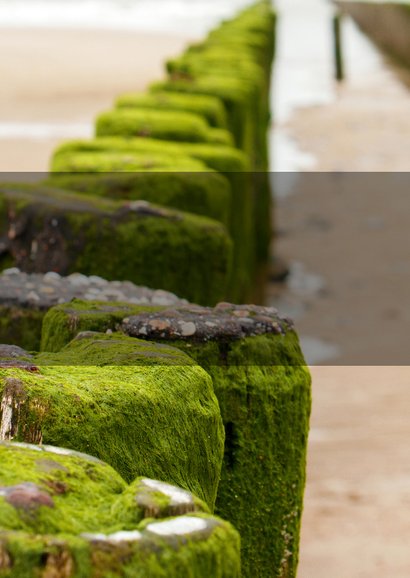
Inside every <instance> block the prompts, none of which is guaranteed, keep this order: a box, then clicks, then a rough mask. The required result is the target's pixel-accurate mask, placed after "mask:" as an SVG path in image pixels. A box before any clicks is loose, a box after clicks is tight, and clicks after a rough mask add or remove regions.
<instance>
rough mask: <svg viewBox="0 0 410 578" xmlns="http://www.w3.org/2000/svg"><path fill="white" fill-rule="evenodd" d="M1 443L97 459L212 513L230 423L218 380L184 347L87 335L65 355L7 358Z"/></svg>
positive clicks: (1, 370) (2, 369)
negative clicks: (181, 491)
mask: <svg viewBox="0 0 410 578" xmlns="http://www.w3.org/2000/svg"><path fill="white" fill-rule="evenodd" d="M0 356H1V360H0V397H1V398H2V401H1V408H2V422H1V426H0V430H1V435H0V437H1V438H2V439H14V440H16V441H22V442H28V443H41V442H43V443H46V444H52V445H58V446H63V447H70V448H73V449H75V450H78V451H83V452H88V453H92V454H93V455H95V456H97V457H99V458H100V459H103V460H104V461H106V462H107V463H109V464H110V465H112V466H113V467H115V469H116V470H117V471H118V472H119V473H120V474H121V475H122V476H123V477H124V478H125V479H126V480H127V481H131V480H133V479H134V478H135V477H136V476H137V475H146V476H149V477H153V478H158V479H161V480H163V481H167V482H170V483H174V484H177V485H179V486H181V487H184V488H186V489H187V490H190V491H192V492H193V493H195V494H196V495H197V496H198V497H200V498H201V499H203V500H204V501H206V502H207V503H208V505H209V506H210V508H213V505H214V500H215V496H216V491H217V486H218V481H219V475H220V469H221V462H222V456H223V439H224V433H223V426H222V421H221V417H220V411H219V406H218V402H217V400H216V398H215V395H214V392H213V388H212V382H211V378H210V377H209V376H208V375H207V373H206V372H205V371H204V370H203V369H202V368H201V367H199V366H198V365H196V364H195V362H193V360H192V359H191V358H190V357H188V356H187V355H185V354H184V353H183V352H181V351H180V350H178V349H175V348H172V347H169V346H164V345H160V344H153V343H147V342H146V341H137V340H135V339H131V338H129V337H126V336H124V335H116V336H112V335H105V334H98V333H88V334H86V335H81V336H79V337H78V338H77V339H76V340H74V341H73V342H71V343H70V344H69V345H68V346H67V347H65V348H64V349H63V351H61V352H60V353H55V354H51V353H43V354H39V355H37V356H30V355H29V354H27V353H25V352H17V354H16V351H15V349H14V348H13V346H9V347H7V346H3V348H2V350H1V351H0Z"/></svg>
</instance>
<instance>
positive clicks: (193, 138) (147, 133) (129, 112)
mask: <svg viewBox="0 0 410 578" xmlns="http://www.w3.org/2000/svg"><path fill="white" fill-rule="evenodd" d="M96 136H97V137H99V136H122V137H125V138H133V137H150V138H157V139H160V140H173V141H176V142H208V143H215V144H226V145H230V144H232V139H231V136H230V134H229V132H228V131H224V130H223V129H221V128H212V127H210V126H209V124H208V123H207V122H206V120H205V119H204V118H202V117H201V116H199V115H197V114H193V113H189V112H179V111H169V110H161V109H160V110H150V109H146V108H141V109H139V108H136V107H134V108H118V109H114V110H111V111H107V112H105V113H102V114H101V115H100V116H99V117H98V118H97V121H96Z"/></svg>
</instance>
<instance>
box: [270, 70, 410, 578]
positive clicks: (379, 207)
mask: <svg viewBox="0 0 410 578" xmlns="http://www.w3.org/2000/svg"><path fill="white" fill-rule="evenodd" d="M398 78H399V76H396V75H395V74H393V73H392V72H391V71H390V70H387V69H386V68H385V67H383V68H379V69H378V70H376V71H373V73H372V74H369V75H368V76H363V77H362V78H361V79H356V81H355V82H352V80H351V79H350V80H349V79H348V80H347V81H346V83H345V84H344V85H343V86H341V87H340V88H339V89H338V94H337V99H336V100H335V101H334V102H333V103H331V104H328V105H324V106H316V107H312V108H306V109H304V110H301V111H299V112H297V113H296V114H295V115H294V116H293V118H292V120H291V122H290V123H289V124H288V125H287V126H286V129H287V131H288V134H289V135H290V136H291V137H292V138H293V139H295V141H297V143H298V144H299V146H300V147H301V149H302V150H303V151H304V152H307V153H309V154H312V155H313V156H314V157H315V158H316V166H315V169H314V170H317V171H369V172H371V173H377V172H379V173H380V172H382V171H392V172H393V173H394V172H396V181H394V174H393V175H391V179H390V184H389V185H387V186H383V182H387V181H383V179H384V177H383V176H382V175H380V177H379V178H377V177H371V176H370V180H368V182H370V183H372V184H373V190H370V189H371V187H364V188H363V190H360V189H359V190H357V189H356V191H353V190H352V191H349V190H348V189H346V187H344V186H338V185H337V175H336V176H335V175H333V176H330V175H328V176H327V177H326V176H323V178H322V180H321V184H322V185H323V186H316V187H315V186H313V184H312V183H313V181H310V183H311V184H310V186H306V187H305V188H304V190H302V191H301V190H299V192H298V193H296V194H295V195H294V196H290V197H287V198H284V199H282V200H281V201H279V202H278V208H277V215H276V216H277V222H278V224H279V233H280V236H279V238H278V251H279V254H280V256H281V257H282V258H284V259H285V260H288V261H290V262H291V261H295V260H296V261H299V262H300V263H302V264H303V267H304V268H305V270H306V272H308V273H309V274H310V275H311V276H312V279H313V281H314V280H315V279H316V281H317V283H316V285H315V283H314V282H313V283H311V284H310V285H311V286H313V289H312V287H310V288H311V289H312V290H311V291H310V293H309V287H308V286H309V283H308V284H307V289H306V290H305V292H304V298H303V299H302V301H303V300H304V301H305V303H304V307H302V309H301V310H299V314H298V315H297V316H298V319H297V327H298V329H299V332H300V334H301V335H302V337H305V338H312V337H313V338H316V339H319V340H320V342H321V343H323V344H330V345H331V346H332V347H333V348H334V352H335V355H334V356H333V357H331V356H330V359H329V360H328V363H329V364H330V366H328V367H320V366H315V367H312V375H313V414H312V422H311V425H312V430H311V435H310V442H309V459H308V484H307V491H306V499H305V512H304V518H303V529H302V543H301V560H300V567H299V574H298V576H299V578H329V576H331V577H332V578H352V577H354V578H384V577H386V576H394V577H395V578H408V576H409V568H410V550H409V548H408V544H409V542H410V516H409V506H410V447H409V444H408V440H409V438H410V418H409V416H410V391H409V386H410V367H409V366H408V365H409V364H408V360H409V354H408V334H409V329H410V317H409V311H410V307H409V305H410V304H409V287H410V253H409V250H408V238H409V230H410V211H409V208H410V199H409V187H408V184H409V182H410V178H409V177H408V176H407V177H406V178H405V179H401V178H400V175H399V174H398V171H409V169H410V160H409V156H408V140H409V135H410V114H409V113H410V98H409V92H408V89H407V88H406V87H405V85H404V84H401V83H400V81H399V80H398ZM326 178H328V179H333V182H332V183H331V184H332V186H328V187H327V186H326ZM335 179H336V183H335ZM357 182H358V181H357V180H356V183H357ZM308 183H309V181H308ZM329 183H330V181H328V184H329ZM400 183H401V185H402V186H401V187H400V186H398V185H399V184H400ZM301 188H303V187H301ZM300 290H301V289H300V287H299V291H300ZM302 293H303V284H302ZM296 297H297V296H296V295H293V298H294V299H296ZM332 365H333V366H332ZM383 365H386V366H387V367H383Z"/></svg>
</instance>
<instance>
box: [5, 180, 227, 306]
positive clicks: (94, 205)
mask: <svg viewBox="0 0 410 578" xmlns="http://www.w3.org/2000/svg"><path fill="white" fill-rule="evenodd" d="M0 217H1V219H0V236H2V237H3V238H4V239H5V243H4V244H5V247H4V251H3V254H2V256H1V259H2V260H3V262H4V261H5V260H6V261H7V265H8V266H10V263H11V264H13V265H14V266H17V267H19V268H20V269H22V270H24V271H26V272H41V273H45V272H47V271H49V270H50V269H51V270H54V271H56V272H58V273H60V274H63V275H66V274H69V273H74V272H81V273H84V274H86V275H100V276H102V277H104V278H105V279H108V280H114V279H120V280H121V279H126V280H129V281H132V282H134V283H137V284H140V285H147V286H149V287H156V288H161V289H165V290H168V291H171V292H173V293H176V294H177V295H180V296H181V297H185V298H186V299H188V300H189V301H193V302H200V303H204V304H214V303H216V302H218V300H219V299H221V296H224V295H226V291H227V284H228V281H229V275H230V268H231V258H232V241H231V239H230V237H229V235H228V233H227V231H226V229H225V227H224V226H223V225H222V224H221V223H219V222H217V221H214V220H212V219H207V218H205V217H201V216H198V215H192V214H190V213H185V212H181V211H174V210H171V209H168V208H164V207H160V206H157V205H151V204H150V203H146V202H144V201H136V202H125V201H113V200H110V199H101V198H91V197H90V196H84V195H80V194H75V193H68V192H65V191H61V190H57V189H50V188H47V187H44V186H39V185H34V186H30V185H17V184H9V185H5V186H0ZM0 266H1V260H0Z"/></svg>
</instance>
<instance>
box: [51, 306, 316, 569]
mask: <svg viewBox="0 0 410 578" xmlns="http://www.w3.org/2000/svg"><path fill="white" fill-rule="evenodd" d="M95 306H96V308H98V304H95ZM74 309H75V313H73V312H67V311H65V315H63V313H64V310H66V308H65V307H64V306H62V307H59V308H57V309H56V312H55V314H52V312H50V317H49V319H48V320H47V321H48V322H47V323H45V324H44V327H43V331H44V332H45V334H47V332H48V331H49V328H50V327H52V326H54V327H55V330H56V331H61V334H62V335H63V334H64V327H66V326H67V324H69V323H70V319H72V317H73V316H76V317H80V318H81V327H82V328H83V329H88V328H92V327H94V325H93V321H92V319H90V317H89V316H87V315H83V313H82V311H81V305H79V306H78V307H76V306H75V305H74ZM99 327H100V330H104V329H105V326H101V325H100V326H99ZM106 327H107V328H108V325H107V326H106ZM117 328H118V326H117ZM121 329H122V331H123V332H125V333H126V334H128V335H131V336H136V337H138V338H144V339H153V340H155V341H157V342H162V343H166V344H172V345H173V346H176V347H178V348H179V349H181V350H183V351H184V352H186V353H187V354H188V355H190V356H191V357H192V358H194V359H195V360H196V362H197V363H199V365H201V366H202V367H203V368H204V369H206V371H207V372H208V373H209V374H210V375H211V377H212V379H213V385H214V390H215V394H216V396H217V398H218V401H219V405H220V408H221V414H222V419H223V422H224V426H225V433H226V439H225V455H224V462H223V466H222V474H221V481H220V484H219V489H218V496H217V501H216V511H217V513H218V514H220V515H221V516H222V517H223V518H225V519H227V520H229V521H230V522H231V523H232V524H234V526H235V527H236V528H237V529H238V530H239V532H240V534H241V541H242V566H243V575H244V576H245V577H251V576H257V577H258V578H265V577H268V576H271V577H272V578H276V577H277V576H289V577H291V578H294V577H295V576H296V568H297V563H298V545H299V534H300V521H301V514H302V505H303V491H304V485H305V463H306V446H307V435H308V426H309V414H310V376H309V373H308V371H307V369H306V367H305V361H304V359H303V355H302V353H301V350H300V347H299V343H298V338H297V335H296V333H295V331H294V329H293V327H292V324H291V323H290V322H289V321H288V320H284V319H282V318H280V317H279V316H278V315H277V313H276V311H275V310H273V309H271V308H264V307H256V306H245V305H244V306H232V305H229V304H226V303H225V304H220V305H218V306H217V307H216V308H215V309H210V308H201V307H198V306H184V307H175V308H174V307H172V308H166V309H162V310H161V311H158V312H151V313H145V314H144V313H140V314H139V315H137V316H131V317H127V318H125V319H124V321H123V323H122V325H121Z"/></svg>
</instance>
